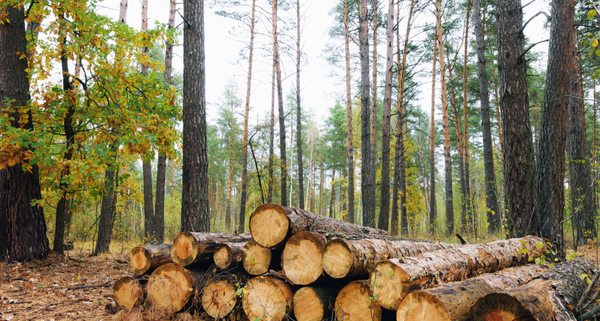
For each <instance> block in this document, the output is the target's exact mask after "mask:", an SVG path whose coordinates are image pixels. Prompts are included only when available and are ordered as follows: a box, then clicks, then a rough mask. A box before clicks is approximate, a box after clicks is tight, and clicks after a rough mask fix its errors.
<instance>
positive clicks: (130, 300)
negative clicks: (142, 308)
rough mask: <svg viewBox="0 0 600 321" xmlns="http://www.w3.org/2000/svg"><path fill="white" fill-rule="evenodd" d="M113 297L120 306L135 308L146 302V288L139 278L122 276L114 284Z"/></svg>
mask: <svg viewBox="0 0 600 321" xmlns="http://www.w3.org/2000/svg"><path fill="white" fill-rule="evenodd" d="M113 299H114V300H115V303H116V304H117V305H118V306H120V307H125V308H133V307H135V306H138V305H141V304H142V302H144V288H143V287H142V285H141V284H140V282H139V280H137V279H134V278H132V277H130V276H125V277H122V278H120V279H119V280H118V281H117V282H116V283H115V285H114V286H113Z"/></svg>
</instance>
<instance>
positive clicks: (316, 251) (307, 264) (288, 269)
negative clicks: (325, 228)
mask: <svg viewBox="0 0 600 321" xmlns="http://www.w3.org/2000/svg"><path fill="white" fill-rule="evenodd" d="M326 243H327V238H326V237H325V236H323V235H321V234H319V233H314V232H307V231H302V232H298V233H296V234H294V235H292V237H290V238H289V240H288V241H287V242H286V243H285V248H284V249H283V255H282V257H281V262H282V268H283V273H284V274H285V276H286V278H287V279H288V280H289V281H290V282H291V283H292V284H297V285H307V284H311V283H314V282H315V281H317V279H319V278H320V277H321V276H322V275H323V249H324V248H325V244H326Z"/></svg>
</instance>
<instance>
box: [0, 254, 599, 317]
mask: <svg viewBox="0 0 600 321" xmlns="http://www.w3.org/2000/svg"><path fill="white" fill-rule="evenodd" d="M597 249H598V248H597V245H596V244H593V243H592V242H589V243H588V245H586V246H583V247H580V248H579V252H580V253H581V254H582V256H584V257H586V258H588V259H590V260H593V261H594V262H596V264H597V262H598V261H597V258H598V251H597ZM111 250H112V249H111ZM128 251H129V249H128V248H127V247H125V248H124V247H122V246H121V248H120V249H116V248H115V250H113V253H118V252H121V254H107V255H100V256H91V255H90V252H89V251H84V250H82V249H80V248H76V249H75V250H71V251H67V252H66V255H65V256H62V255H59V254H57V253H55V252H51V253H50V255H48V256H47V257H45V258H43V259H41V260H34V261H32V262H24V263H17V262H9V263H5V262H0V320H2V321H4V320H6V321H9V320H40V321H41V320H44V321H50V320H115V319H120V320H140V321H141V320H160V319H162V318H161V317H160V316H156V317H151V318H150V319H148V317H145V318H141V316H140V315H136V316H134V315H125V314H126V312H127V311H126V310H123V309H118V308H116V307H115V305H114V302H113V299H112V286H113V284H114V283H115V282H116V281H117V280H118V279H119V278H121V277H123V276H127V275H129V274H130V273H129V265H128V264H127V258H126V255H125V254H122V253H127V252H128ZM199 318H200V319H206V318H205V317H200V316H195V317H192V316H190V315H189V314H187V315H178V317H177V319H178V320H198V319H199Z"/></svg>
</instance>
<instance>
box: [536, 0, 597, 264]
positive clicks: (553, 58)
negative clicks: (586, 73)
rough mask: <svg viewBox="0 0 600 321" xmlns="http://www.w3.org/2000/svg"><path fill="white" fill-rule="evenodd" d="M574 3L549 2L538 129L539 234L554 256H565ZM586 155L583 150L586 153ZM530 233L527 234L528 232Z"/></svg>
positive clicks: (573, 46) (565, 0)
mask: <svg viewBox="0 0 600 321" xmlns="http://www.w3.org/2000/svg"><path fill="white" fill-rule="evenodd" d="M574 6H575V3H574V2H573V1H567V0H563V1H561V0H557V1H553V3H552V18H553V19H552V22H551V27H550V30H551V31H550V44H549V46H550V48H549V54H548V70H547V72H546V73H547V77H546V89H545V93H544V104H543V106H542V128H541V132H540V142H539V157H538V161H539V166H538V168H537V169H538V171H537V180H536V182H537V187H538V189H537V197H538V205H543V206H538V207H537V208H538V212H539V214H538V218H539V220H540V221H539V223H540V226H539V228H540V229H539V235H540V236H542V237H544V238H546V239H548V240H549V241H550V242H551V243H552V244H554V245H555V246H556V249H555V251H556V253H557V255H558V257H561V258H564V257H565V240H564V235H563V217H564V212H563V211H564V206H565V194H564V192H565V189H564V178H565V139H566V136H567V134H566V133H567V130H566V129H567V115H568V109H569V101H570V99H569V98H568V97H567V96H568V95H569V94H570V93H571V86H570V82H571V74H572V73H573V52H574V48H575V43H574V35H575V33H574V31H573V24H574V14H575V7H574ZM586 152H587V151H586ZM529 232H530V233H531V231H529Z"/></svg>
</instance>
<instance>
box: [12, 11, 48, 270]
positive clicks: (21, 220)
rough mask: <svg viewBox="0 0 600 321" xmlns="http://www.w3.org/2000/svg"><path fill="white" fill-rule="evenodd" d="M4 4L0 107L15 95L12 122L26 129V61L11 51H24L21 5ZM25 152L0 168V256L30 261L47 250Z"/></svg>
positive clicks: (29, 126) (36, 184) (35, 180)
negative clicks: (19, 159) (13, 163)
mask: <svg viewBox="0 0 600 321" xmlns="http://www.w3.org/2000/svg"><path fill="white" fill-rule="evenodd" d="M3 10H4V13H6V15H7V16H6V18H7V19H8V21H5V22H4V23H3V24H1V25H0V47H2V50H0V97H2V100H1V101H0V111H2V112H3V113H6V112H7V109H8V107H9V106H7V105H6V102H7V99H8V100H11V101H13V100H14V102H12V103H11V104H10V107H11V108H12V109H13V112H10V113H9V114H10V116H11V117H13V120H12V121H11V126H12V127H15V128H19V127H21V126H22V128H23V129H26V130H29V131H31V130H33V122H31V121H26V119H29V120H32V119H33V117H32V113H31V111H27V112H26V113H21V112H18V109H19V108H20V107H21V106H26V105H27V101H28V100H29V99H30V97H29V78H28V76H27V72H26V69H27V64H28V62H27V59H19V57H20V55H17V54H16V53H17V52H21V53H23V52H27V48H26V47H27V37H26V33H25V22H24V16H25V14H24V11H23V10H24V9H23V7H21V8H16V7H13V6H11V5H9V6H8V7H7V6H5V7H4V9H3ZM21 122H22V123H23V124H20V123H21ZM30 152H32V150H31V149H26V150H25V151H23V154H19V157H21V161H19V162H17V163H16V164H15V165H13V166H7V167H6V168H4V169H0V260H3V259H10V260H14V261H19V262H22V261H29V260H32V259H36V258H41V257H44V256H46V255H47V254H48V252H49V242H48V238H47V237H46V222H45V221H44V212H43V208H42V207H38V206H35V205H31V201H32V200H36V199H38V200H39V199H41V198H42V195H41V188H40V180H39V171H38V167H37V165H35V164H29V165H30V166H31V171H24V170H23V169H22V166H23V165H26V164H27V162H26V161H25V160H24V159H23V158H24V157H25V155H26V154H27V153H30ZM4 166H5V164H2V167H4Z"/></svg>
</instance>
